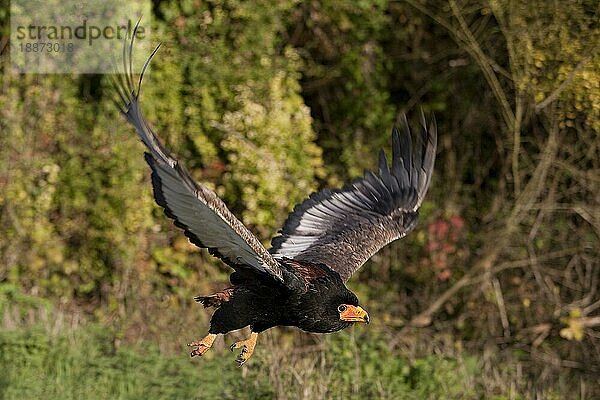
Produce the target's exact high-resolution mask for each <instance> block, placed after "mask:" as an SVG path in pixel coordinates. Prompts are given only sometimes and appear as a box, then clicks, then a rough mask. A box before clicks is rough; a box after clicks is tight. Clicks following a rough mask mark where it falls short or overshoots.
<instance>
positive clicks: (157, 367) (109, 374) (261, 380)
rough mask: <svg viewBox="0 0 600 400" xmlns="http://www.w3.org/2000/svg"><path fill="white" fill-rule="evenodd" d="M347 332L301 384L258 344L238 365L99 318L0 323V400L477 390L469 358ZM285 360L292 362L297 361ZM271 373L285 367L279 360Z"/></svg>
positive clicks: (418, 395) (464, 393) (438, 394)
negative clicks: (65, 324)
mask: <svg viewBox="0 0 600 400" xmlns="http://www.w3.org/2000/svg"><path fill="white" fill-rule="evenodd" d="M351 336H352V335H344V334H341V335H332V336H330V337H328V338H327V339H326V343H325V347H326V350H325V354H327V355H328V356H329V357H328V358H327V359H326V360H325V362H324V364H323V368H322V371H321V370H309V371H308V372H309V373H308V374H306V371H299V376H301V378H299V379H302V380H303V381H311V383H309V384H305V385H299V384H298V380H296V382H295V383H294V382H291V384H288V385H286V386H285V387H284V388H278V386H277V384H276V382H275V381H277V378H276V379H275V381H274V380H273V373H274V372H275V373H276V372H277V371H273V368H276V367H278V366H277V365H276V364H270V363H269V355H268V349H267V348H268V347H270V346H263V348H262V349H261V350H260V351H259V354H257V357H256V358H255V359H253V360H252V361H251V362H250V363H249V365H248V366H247V367H245V370H243V369H239V368H237V367H235V366H234V363H233V357H234V356H233V355H232V354H230V353H228V352H227V353H226V354H215V355H214V356H213V357H212V358H205V359H202V360H198V361H196V360H190V359H189V358H188V357H187V356H186V355H185V354H177V355H165V354H160V352H159V351H158V349H156V348H155V347H153V346H152V344H147V345H144V346H120V347H115V345H114V343H115V337H114V335H112V334H111V333H110V331H109V330H108V329H106V328H103V327H100V326H88V327H85V328H79V329H77V330H75V331H72V332H67V333H64V334H60V335H56V336H52V335H49V334H48V332H46V331H45V330H44V329H42V328H41V327H34V328H26V329H25V328H23V329H13V330H4V331H0V370H2V371H3V372H2V374H1V375H0V399H4V400H9V399H34V398H43V399H46V400H50V399H61V400H67V399H139V398H146V399H180V398H185V399H270V398H281V397H288V396H289V397H290V398H299V397H300V394H302V393H305V391H306V388H307V387H308V388H310V387H312V389H311V393H312V394H316V393H320V394H321V395H322V396H323V397H325V398H344V399H351V398H357V399H358V398H365V397H367V398H407V399H411V398H414V399H424V398H476V397H477V396H476V395H475V393H474V389H473V385H472V383H471V382H472V380H473V376H474V375H475V374H476V373H477V363H476V362H475V360H473V359H469V360H468V362H467V363H466V364H467V365H466V366H465V363H463V362H458V361H457V360H452V359H447V358H442V357H427V358H423V359H419V360H416V361H415V362H412V363H410V362H408V361H407V360H404V359H401V358H398V357H395V356H394V355H393V354H391V353H390V352H387V351H385V350H383V346H381V343H377V342H375V343H372V342H365V343H366V344H365V345H364V346H362V347H359V348H358V351H359V353H360V354H361V355H362V356H361V357H360V359H359V360H356V359H355V354H354V353H353V352H352V351H348V349H349V345H350V344H351V341H352V337H351ZM316 357H317V358H318V359H321V356H320V355H316ZM308 359H310V357H308ZM357 361H358V364H357ZM294 363H296V364H297V365H294V366H296V367H300V366H301V362H300V363H299V361H298V360H296V361H294ZM357 365H358V369H357ZM279 367H281V366H279ZM292 367H293V366H292ZM323 371H325V373H324V372H323ZM280 372H285V373H286V374H289V376H290V377H291V376H293V375H294V374H293V372H291V371H288V370H286V369H285V368H282V369H281V370H280ZM281 378H283V377H279V379H281ZM311 385H312V386H311ZM317 389H318V390H317ZM294 392H295V395H294ZM302 397H305V398H308V397H307V396H302ZM310 398H312V397H310Z"/></svg>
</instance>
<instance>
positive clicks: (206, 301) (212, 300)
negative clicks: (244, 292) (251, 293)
mask: <svg viewBox="0 0 600 400" xmlns="http://www.w3.org/2000/svg"><path fill="white" fill-rule="evenodd" d="M232 295H233V288H227V289H224V290H221V291H220V292H217V293H215V294H211V295H210V296H196V297H194V300H196V301H197V302H198V303H200V304H202V305H203V306H204V307H206V308H208V307H215V308H219V307H221V305H222V304H223V303H225V302H227V301H229V300H230V299H231V296H232Z"/></svg>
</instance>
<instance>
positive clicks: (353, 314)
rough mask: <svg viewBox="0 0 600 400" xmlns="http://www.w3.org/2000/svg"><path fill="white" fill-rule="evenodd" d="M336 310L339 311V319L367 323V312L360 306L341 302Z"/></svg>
mask: <svg viewBox="0 0 600 400" xmlns="http://www.w3.org/2000/svg"><path fill="white" fill-rule="evenodd" d="M338 311H339V312H340V319H341V320H342V321H348V322H362V323H365V324H368V323H369V314H367V312H366V311H365V310H363V309H362V307H360V306H351V305H349V304H342V305H341V306H340V307H339V309H338Z"/></svg>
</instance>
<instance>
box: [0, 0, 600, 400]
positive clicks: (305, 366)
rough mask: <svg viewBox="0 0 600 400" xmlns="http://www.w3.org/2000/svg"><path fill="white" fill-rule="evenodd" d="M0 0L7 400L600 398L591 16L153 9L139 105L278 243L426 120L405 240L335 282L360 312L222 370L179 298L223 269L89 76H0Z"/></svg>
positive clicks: (599, 118) (222, 4) (184, 1)
mask: <svg viewBox="0 0 600 400" xmlns="http://www.w3.org/2000/svg"><path fill="white" fill-rule="evenodd" d="M8 17H9V15H8V1H7V0H0V27H2V36H1V38H0V49H1V50H2V55H1V56H0V71H1V75H0V115H1V116H0V369H1V370H2V371H3V372H2V374H0V398H2V399H25V398H42V397H43V398H46V399H70V398H73V399H81V398H86V399H93V398H123V399H125V398H131V399H135V398H140V397H142V396H143V397H145V398H149V399H153V398H199V399H212V398H220V399H255V398H261V399H270V398H274V399H287V398H290V399H329V398H339V399H363V398H382V399H399V398H408V399H423V398H431V399H437V398H453V399H458V398H460V399H481V398H486V399H488V398H489V399H541V398H544V399H562V398H580V399H592V398H599V396H600V385H599V384H598V376H599V374H600V245H599V244H600V49H599V43H600V42H599V39H600V23H599V21H600V5H599V3H598V2H597V1H596V0H565V1H561V2H548V1H545V0H533V1H529V2H522V1H518V0H450V1H441V0H435V1H433V0H431V1H425V0H405V1H393V2H389V1H383V0H376V1H366V0H361V1H345V2H341V1H317V0H315V1H306V2H300V1H292V0H282V1H278V2H270V1H262V0H258V1H253V2H244V1H226V0H214V1H204V0H154V1H153V15H152V16H151V21H152V29H153V35H154V38H155V40H154V41H155V42H156V43H158V42H159V41H160V42H162V43H163V47H162V48H161V49H160V51H159V52H158V54H157V55H156V57H155V58H154V60H153V63H152V68H151V70H150V71H149V73H148V74H147V76H146V78H145V82H144V89H143V91H142V105H143V108H144V110H145V112H146V115H147V117H148V119H149V121H150V122H151V124H152V125H153V126H154V127H155V130H156V131H157V132H158V134H159V136H160V137H161V139H163V141H164V142H166V143H167V145H168V147H169V148H170V149H171V150H172V151H173V152H174V153H175V154H177V155H178V157H179V159H180V160H182V161H183V162H184V164H185V165H186V166H187V168H188V169H189V170H190V172H191V173H192V175H193V176H194V178H195V179H196V180H197V181H199V182H202V183H203V184H205V185H207V186H208V187H210V188H212V189H214V190H215V191H216V192H217V193H218V194H219V195H220V196H221V197H222V198H223V199H224V200H225V202H226V203H227V204H228V206H229V207H230V208H231V209H232V211H234V213H235V214H236V215H237V216H238V217H239V218H240V219H242V220H243V222H244V223H245V224H247V225H248V226H249V227H250V228H251V229H252V231H253V232H255V233H256V234H257V235H258V237H259V238H261V239H262V240H263V242H264V243H265V245H267V244H268V243H269V241H270V239H271V237H272V236H273V235H274V233H275V232H276V230H277V229H279V228H280V227H281V225H282V223H283V221H284V219H285V217H286V216H287V213H288V212H289V211H290V210H291V209H292V207H293V206H294V204H296V203H297V202H300V201H301V200H302V199H304V198H305V197H307V196H308V194H309V193H310V192H311V191H314V190H316V189H319V188H323V187H335V186H339V185H341V184H342V183H343V182H347V181H349V180H350V179H352V178H355V177H358V176H360V175H361V174H362V171H363V169H364V168H375V167H376V161H377V157H376V156H377V151H378V149H379V148H381V147H383V148H384V149H386V151H388V154H389V150H390V131H391V128H392V126H393V125H394V124H395V123H396V121H397V119H398V118H399V116H400V115H401V113H403V112H404V113H406V114H407V115H408V117H409V120H411V121H412V124H413V126H416V123H417V122H418V118H419V116H420V110H421V109H422V110H424V111H425V113H431V112H433V113H434V114H435V116H436V118H437V122H438V131H439V145H438V156H437V161H436V167H435V174H434V177H433V181H432V185H431V188H430V190H429V193H428V196H427V198H426V202H425V204H424V205H423V208H422V212H421V217H420V220H419V223H418V225H417V228H416V229H415V231H414V232H413V233H412V234H410V235H409V236H408V237H406V238H405V239H403V240H402V241H399V242H396V243H394V244H393V245H391V246H388V247H387V248H385V249H383V250H382V251H381V252H380V253H379V254H377V255H376V256H374V257H373V258H372V259H371V260H370V261H369V262H368V263H367V264H366V265H365V266H364V267H363V268H362V269H361V271H360V273H359V274H357V275H355V276H354V278H353V279H352V280H351V281H350V287H351V289H353V290H354V291H355V292H356V293H357V294H358V295H359V298H360V299H361V304H363V305H364V306H365V308H366V309H367V310H369V313H370V315H371V317H372V321H373V323H372V324H371V325H369V326H368V327H365V326H356V327H353V328H349V329H347V330H346V331H343V332H340V333H337V334H333V335H311V334H305V333H302V332H300V331H298V330H295V329H284V328H277V329H273V330H271V331H269V332H268V333H266V334H265V335H261V338H260V339H259V346H258V347H257V352H256V353H255V356H254V358H253V359H252V360H251V361H250V362H249V363H248V364H247V365H246V366H244V367H243V368H242V369H238V368H236V367H235V363H234V362H233V360H234V357H235V356H234V355H233V354H231V353H229V352H228V351H226V350H227V348H228V345H229V344H230V343H232V342H233V341H234V340H236V339H238V338H241V337H243V336H245V335H246V333H247V332H239V333H236V334H230V335H228V336H226V337H225V340H224V341H223V340H222V339H218V340H217V342H216V346H215V349H214V350H212V351H211V352H209V353H208V354H207V355H206V356H205V357H204V358H203V359H193V360H191V359H190V358H189V355H188V351H189V349H188V348H187V347H186V346H185V344H186V343H188V342H190V341H192V340H194V339H198V338H200V337H202V336H203V335H204V334H205V333H206V330H207V328H208V321H209V318H210V315H211V311H209V310H205V309H203V308H202V307H201V306H199V305H198V304H196V303H195V302H194V301H193V299H192V298H193V296H195V295H199V294H207V293H212V291H214V290H216V289H220V288H223V287H225V286H226V285H227V283H228V274H229V272H230V270H229V268H228V267H227V266H226V265H224V264H222V263H220V262H219V261H217V260H215V259H213V258H212V257H210V256H209V255H208V254H207V253H206V252H205V251H200V250H198V249H196V248H195V247H194V246H192V245H191V244H189V243H188V241H187V239H186V238H185V237H184V236H183V234H182V233H181V232H180V231H179V230H178V229H176V228H175V227H174V226H173V225H172V224H171V222H170V220H169V219H167V218H166V217H165V216H164V215H163V212H162V210H161V209H160V208H159V207H157V206H156V205H155V203H154V201H153V198H152V192H151V185H150V178H149V169H148V167H147V166H146V165H145V163H144V160H143V157H142V152H143V146H142V145H141V144H140V143H139V142H138V140H137V138H136V135H135V133H134V131H133V129H132V128H131V127H130V126H129V125H127V124H126V122H125V120H124V119H123V118H121V117H120V116H119V115H118V112H117V111H116V109H115V107H114V106H113V104H112V102H111V100H110V99H111V96H112V93H111V88H110V83H109V80H108V79H106V77H104V76H102V75H16V74H11V73H10V71H9V68H10V64H9V60H8V56H7V53H8V46H7V42H8V37H7V35H8V32H9V31H8V30H9V27H8Z"/></svg>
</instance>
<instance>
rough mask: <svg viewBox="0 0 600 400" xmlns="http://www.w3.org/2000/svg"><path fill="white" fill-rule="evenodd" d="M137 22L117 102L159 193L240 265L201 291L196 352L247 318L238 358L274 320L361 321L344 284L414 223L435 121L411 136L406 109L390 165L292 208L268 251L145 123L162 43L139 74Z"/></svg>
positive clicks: (184, 222)
mask: <svg viewBox="0 0 600 400" xmlns="http://www.w3.org/2000/svg"><path fill="white" fill-rule="evenodd" d="M138 25H139V22H138ZM138 25H136V27H135V29H134V31H133V34H132V35H131V41H130V43H129V49H127V44H126V42H124V45H123V68H124V70H125V71H124V74H121V75H117V78H116V79H115V90H116V93H117V94H118V100H117V103H118V107H119V109H120V111H121V113H122V114H123V115H124V116H125V118H126V119H127V121H129V123H130V124H132V125H133V126H134V127H135V129H136V131H137V134H138V135H139V138H140V139H141V141H142V142H143V143H144V144H145V145H146V153H145V159H146V162H147V163H148V165H149V166H150V168H151V170H152V186H153V189H154V197H155V199H156V202H157V203H158V204H159V205H160V206H161V207H163V208H164V210H165V213H166V215H167V216H168V217H169V218H171V219H173V220H174V223H175V225H176V226H178V227H179V228H181V229H182V230H183V231H184V233H185V235H186V236H187V237H188V238H189V240H190V241H191V242H192V243H194V244H195V245H197V246H199V247H201V248H207V249H208V251H209V252H210V254H212V255H213V256H216V257H219V258H220V259H221V260H223V261H224V262H225V263H226V264H228V265H229V266H230V267H231V268H233V270H234V272H233V273H232V274H231V276H230V282H231V286H230V287H229V288H227V289H225V290H222V291H220V292H218V293H215V294H212V295H210V296H198V297H196V298H195V300H196V301H198V302H199V303H201V304H203V305H204V306H205V307H215V308H216V311H215V312H214V314H213V316H212V319H211V322H210V329H209V333H208V335H207V336H205V337H204V338H203V339H201V340H199V341H196V342H192V343H191V344H190V346H192V347H193V350H192V352H191V356H192V357H194V356H201V355H203V354H204V353H205V352H206V351H207V350H208V349H209V348H210V347H211V346H212V344H213V342H214V340H215V338H216V336H217V335H218V334H225V333H227V332H231V331H233V330H237V329H241V328H244V327H247V326H249V327H250V328H251V331H252V333H251V336H250V338H248V339H247V340H244V341H240V342H237V343H234V344H233V345H232V350H233V349H234V348H241V354H240V355H239V357H238V358H237V360H236V361H237V363H238V364H239V365H242V364H243V363H245V362H246V361H247V360H248V359H249V358H250V356H251V355H252V352H253V351H254V346H255V345H256V339H257V336H258V334H259V333H260V332H262V331H264V330H266V329H269V328H272V327H274V326H278V325H284V326H295V327H298V328H300V329H302V330H304V331H308V332H335V331H339V330H341V329H344V328H346V327H348V326H350V325H351V324H353V323H356V322H359V323H369V315H368V314H367V312H366V311H365V310H364V309H363V308H362V307H361V306H359V301H358V298H357V297H356V295H355V294H354V293H352V292H351V291H350V290H348V288H346V286H345V284H344V283H345V282H346V281H347V280H348V279H349V278H350V277H351V276H352V274H353V273H354V272H355V271H356V270H358V269H359V268H360V267H361V266H362V265H363V264H364V263H365V261H367V260H368V259H369V258H370V257H371V256H372V255H373V254H375V253H376V252H377V251H379V249H381V248H382V247H383V246H385V245H386V244H388V243H390V242H392V241H394V240H396V239H400V238H402V237H404V236H405V235H406V234H407V233H409V232H410V231H411V230H412V229H413V228H414V226H415V224H416V220H417V216H418V211H419V207H420V206H421V203H422V202H423V198H424V197H425V193H426V192H427V188H428V186H429V182H430V179H431V175H432V171H433V164H434V159H435V152H436V143H437V133H436V124H435V120H434V119H433V118H432V119H431V121H429V122H427V121H426V120H425V117H424V116H422V118H421V126H420V135H416V136H417V137H416V140H415V142H416V144H413V134H412V133H411V130H410V128H409V126H408V122H407V120H406V117H404V119H403V121H402V125H403V131H402V132H400V131H399V130H398V129H396V128H394V129H393V130H392V164H391V167H390V166H389V165H388V162H387V160H386V157H385V153H384V152H383V150H381V151H380V153H379V173H378V174H377V173H373V172H371V171H367V172H366V173H365V175H364V177H363V178H361V179H357V180H355V181H354V182H352V183H350V184H348V185H346V186H344V187H343V188H342V189H335V190H330V189H325V190H321V191H320V192H317V193H313V194H312V195H311V196H310V197H309V198H308V199H306V200H305V201H304V202H302V203H301V204H299V205H297V206H296V207H295V208H294V211H293V212H292V213H291V214H290V215H289V217H288V218H287V220H286V222H285V224H284V225H283V228H282V229H281V230H280V232H279V233H280V234H279V236H276V237H275V238H274V239H273V240H272V242H271V248H270V249H269V250H267V249H266V248H265V247H264V246H263V245H262V243H261V242H260V241H259V240H258V239H257V238H256V237H255V236H254V235H253V234H252V232H250V230H248V228H246V227H245V226H244V225H243V224H242V222H240V221H239V220H238V219H237V218H236V217H235V216H234V215H233V214H232V213H231V212H230V211H229V210H228V209H227V206H226V205H225V203H223V201H221V199H219V197H218V196H217V195H216V194H215V193H214V192H213V191H211V190H209V189H208V188H206V187H205V186H203V185H201V184H198V183H196V182H194V180H193V179H192V178H191V177H190V175H189V174H188V172H187V171H186V170H185V168H184V167H183V165H182V164H181V163H180V162H179V161H177V159H175V158H174V157H173V156H172V155H171V154H170V153H169V152H168V151H167V149H166V148H165V147H164V146H163V145H162V144H161V143H160V141H159V140H158V138H157V136H156V134H155V133H154V131H153V130H152V128H151V127H150V126H149V125H148V123H147V122H146V120H145V118H144V116H143V114H142V111H141V108H140V101H139V95H140V86H141V83H142V77H143V75H144V72H145V70H146V68H147V67H148V64H149V62H150V60H151V59H152V57H153V56H154V54H156V51H157V50H158V47H157V48H156V49H155V50H154V52H153V53H152V54H151V55H150V57H149V58H148V60H147V61H146V63H145V65H144V67H143V69H142V72H141V74H140V76H139V79H138V81H137V83H136V81H135V80H134V78H133V71H132V62H131V54H132V51H133V43H134V38H135V34H136V30H137V27H138Z"/></svg>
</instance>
